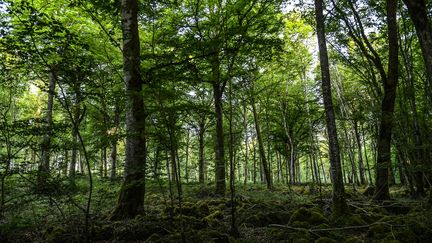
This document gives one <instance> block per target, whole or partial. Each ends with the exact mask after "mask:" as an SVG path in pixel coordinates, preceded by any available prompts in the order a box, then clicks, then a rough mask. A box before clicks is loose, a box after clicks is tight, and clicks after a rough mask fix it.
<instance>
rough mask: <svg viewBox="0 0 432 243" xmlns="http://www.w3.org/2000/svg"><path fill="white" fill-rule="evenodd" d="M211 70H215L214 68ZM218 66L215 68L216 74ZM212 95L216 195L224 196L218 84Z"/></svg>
mask: <svg viewBox="0 0 432 243" xmlns="http://www.w3.org/2000/svg"><path fill="white" fill-rule="evenodd" d="M213 69H216V67H214V68H213ZM218 70H219V65H218V66H217V71H216V70H213V72H218ZM213 95H214V103H215V114H216V145H215V146H216V147H215V167H216V177H215V178H216V194H218V195H224V194H225V190H226V185H225V150H224V133H223V113H222V87H221V86H220V84H218V83H214V84H213Z"/></svg>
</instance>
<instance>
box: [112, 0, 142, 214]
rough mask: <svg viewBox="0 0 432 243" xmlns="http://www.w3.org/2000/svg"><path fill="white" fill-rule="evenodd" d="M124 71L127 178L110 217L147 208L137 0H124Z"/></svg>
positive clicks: (140, 211) (139, 211) (122, 16)
mask: <svg viewBox="0 0 432 243" xmlns="http://www.w3.org/2000/svg"><path fill="white" fill-rule="evenodd" d="M121 6H122V12H121V22H122V31H123V74H124V82H125V86H126V94H127V111H126V132H127V138H126V160H125V170H124V173H125V178H124V182H123V184H122V187H121V189H120V196H119V199H118V202H117V206H116V208H115V209H114V211H113V213H112V215H111V218H112V219H123V218H133V217H135V216H136V215H138V214H140V213H142V212H143V210H144V195H145V168H146V138H145V118H146V115H145V110H144V100H143V95H142V85H143V81H142V79H141V75H140V70H139V69H140V42H139V32H138V19H137V16H138V1H137V0H122V2H121Z"/></svg>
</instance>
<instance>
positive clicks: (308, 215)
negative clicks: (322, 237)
mask: <svg viewBox="0 0 432 243" xmlns="http://www.w3.org/2000/svg"><path fill="white" fill-rule="evenodd" d="M295 221H306V222H308V223H309V224H310V225H319V224H322V223H328V220H327V219H326V218H325V217H324V215H323V214H322V212H321V210H319V209H317V208H312V209H307V208H305V207H301V208H299V209H297V210H295V211H294V212H293V214H292V216H291V218H290V221H289V222H290V224H292V222H295Z"/></svg>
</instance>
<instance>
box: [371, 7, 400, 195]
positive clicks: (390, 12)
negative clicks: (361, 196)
mask: <svg viewBox="0 0 432 243" xmlns="http://www.w3.org/2000/svg"><path fill="white" fill-rule="evenodd" d="M386 10H387V29H388V43H389V44H388V48H389V62H388V71H387V72H388V73H387V79H386V80H384V81H385V82H384V83H383V86H384V98H383V100H382V103H381V120H380V128H379V136H378V148H377V150H378V154H377V174H376V189H375V196H374V198H375V199H377V200H387V199H390V194H389V188H388V173H389V172H388V171H389V167H390V166H391V165H390V162H391V153H390V150H391V137H392V129H393V113H394V106H395V100H396V87H397V82H398V67H399V61H398V49H399V46H398V36H397V31H398V30H397V20H396V12H397V0H387V1H386Z"/></svg>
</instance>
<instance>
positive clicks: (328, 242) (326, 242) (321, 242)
mask: <svg viewBox="0 0 432 243" xmlns="http://www.w3.org/2000/svg"><path fill="white" fill-rule="evenodd" d="M314 242H315V243H336V242H337V241H335V240H333V239H331V238H329V237H320V238H318V239H317V240H315V241H314Z"/></svg>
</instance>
